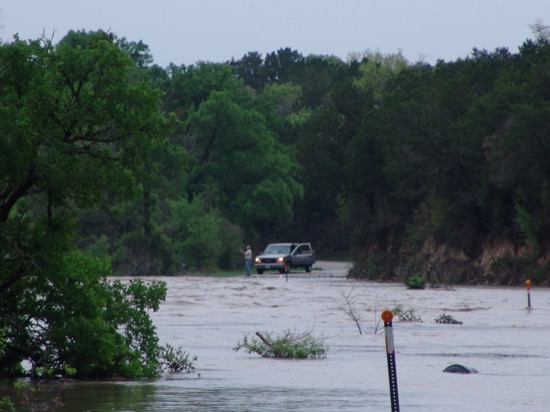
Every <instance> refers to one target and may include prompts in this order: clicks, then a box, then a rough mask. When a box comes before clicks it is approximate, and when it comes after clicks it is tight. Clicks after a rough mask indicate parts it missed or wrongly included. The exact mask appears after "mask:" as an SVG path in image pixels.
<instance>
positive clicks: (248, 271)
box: [241, 245, 252, 276]
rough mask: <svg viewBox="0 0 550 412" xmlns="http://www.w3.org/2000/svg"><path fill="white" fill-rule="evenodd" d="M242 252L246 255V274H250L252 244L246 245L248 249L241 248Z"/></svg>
mask: <svg viewBox="0 0 550 412" xmlns="http://www.w3.org/2000/svg"><path fill="white" fill-rule="evenodd" d="M241 253H242V254H243V255H244V268H245V270H246V276H250V269H251V267H252V249H250V245H246V250H242V249H241Z"/></svg>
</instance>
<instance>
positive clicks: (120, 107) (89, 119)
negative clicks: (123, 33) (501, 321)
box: [0, 32, 168, 379]
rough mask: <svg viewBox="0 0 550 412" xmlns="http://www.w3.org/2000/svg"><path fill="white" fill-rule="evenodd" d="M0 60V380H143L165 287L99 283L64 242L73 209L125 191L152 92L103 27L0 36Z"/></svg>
mask: <svg viewBox="0 0 550 412" xmlns="http://www.w3.org/2000/svg"><path fill="white" fill-rule="evenodd" d="M0 66H1V67H2V72H1V73H0V114H1V115H0V119H2V120H0V139H1V140H0V144H1V147H2V150H0V330H1V331H2V332H3V334H4V340H3V343H2V346H1V348H0V349H1V353H0V376H1V377H14V376H20V374H21V363H22V362H23V361H26V362H28V363H29V364H30V366H31V370H30V371H28V373H29V375H30V376H31V377H32V378H33V379H38V378H44V377H50V376H68V375H74V376H76V377H98V378H99V377H109V376H126V377H150V376H155V375H156V374H157V373H158V366H159V361H158V355H159V346H158V338H157V336H156V333H155V328H154V325H153V324H152V321H151V319H150V317H149V312H150V311H155V310H157V309H158V306H159V303H160V302H161V301H162V300H164V298H165V296H166V286H165V285H164V284H163V283H162V282H152V283H151V284H150V285H145V284H144V283H143V282H141V281H139V280H136V281H134V282H130V283H126V284H122V283H121V282H109V281H108V280H107V278H106V276H107V275H110V274H111V270H110V263H109V260H105V259H98V258H92V257H90V256H87V255H84V254H83V253H81V252H79V251H78V250H75V249H74V246H73V238H74V229H75V227H76V225H75V216H76V215H77V213H76V211H77V209H78V208H88V207H93V206H94V205H97V204H100V203H103V202H105V203H107V204H112V202H114V201H116V200H121V199H125V198H128V197H130V196H132V195H133V194H134V193H135V186H134V182H135V181H136V179H139V178H140V177H142V176H143V175H144V174H143V170H142V166H143V165H144V163H145V160H146V158H147V154H148V150H149V148H151V147H152V146H154V144H153V142H154V141H155V140H158V139H161V138H162V137H163V136H164V134H165V133H166V131H167V130H168V129H167V122H166V120H165V117H164V115H163V113H162V112H161V111H160V109H159V97H160V92H159V91H158V90H155V89H153V88H152V87H150V85H148V84H145V83H143V82H137V81H131V80H130V79H129V74H130V72H131V70H132V67H133V62H132V60H131V59H130V58H129V57H128V55H127V54H125V53H124V52H122V51H121V50H120V49H119V47H118V46H117V45H116V44H115V43H114V36H112V35H110V34H107V33H103V32H98V33H89V34H85V33H72V34H70V35H69V36H68V37H67V38H66V39H64V40H62V41H61V42H60V43H59V45H57V46H53V45H52V44H51V43H49V42H48V41H42V42H39V41H36V42H24V41H20V40H15V41H14V42H13V43H11V44H2V45H0ZM98 254H101V253H98Z"/></svg>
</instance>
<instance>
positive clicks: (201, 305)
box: [0, 262, 550, 412]
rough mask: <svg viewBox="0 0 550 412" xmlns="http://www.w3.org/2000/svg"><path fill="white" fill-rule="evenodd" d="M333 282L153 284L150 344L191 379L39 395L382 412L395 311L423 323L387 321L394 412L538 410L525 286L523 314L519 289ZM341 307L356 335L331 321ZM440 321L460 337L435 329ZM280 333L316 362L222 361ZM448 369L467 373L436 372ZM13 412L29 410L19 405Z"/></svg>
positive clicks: (542, 295)
mask: <svg viewBox="0 0 550 412" xmlns="http://www.w3.org/2000/svg"><path fill="white" fill-rule="evenodd" d="M345 273H346V268H345V265H343V264H335V263H330V262H318V263H317V264H316V267H315V270H314V271H313V272H312V274H311V275H308V274H305V273H303V272H300V273H292V274H290V275H289V278H288V281H287V280H286V278H285V276H280V275H278V274H277V275H275V274H268V275H261V276H252V277H251V278H245V277H233V278H211V277H173V278H165V279H164V280H165V281H166V282H167V284H168V297H167V301H166V302H165V303H164V304H163V305H161V308H160V310H159V312H157V313H154V314H153V315H152V316H153V319H154V321H155V324H156V326H157V331H158V334H159V337H160V339H161V342H162V343H169V344H171V345H173V346H182V347H183V348H184V349H186V350H187V351H188V352H189V353H190V354H191V355H193V356H197V357H198V359H197V361H196V368H197V370H196V373H194V374H187V375H172V374H167V375H165V376H162V377H161V378H160V379H157V380H153V381H140V382H109V383H98V382H75V383H65V384H59V383H56V384H52V385H47V386H45V387H43V388H42V390H43V392H45V393H47V394H49V396H50V399H52V398H53V397H58V399H60V401H61V402H62V403H63V405H64V406H63V407H62V408H59V409H58V410H60V411H71V412H73V411H74V412H76V411H78V412H82V411H151V412H153V411H286V410H293V411H339V412H344V411H389V410H390V398H389V384H388V370H387V359H386V351H385V338H384V334H383V324H382V323H381V321H380V313H381V311H382V310H383V309H385V308H388V307H395V306H396V305H402V308H403V309H404V310H411V311H412V312H413V313H414V315H415V316H416V317H419V318H421V320H422V322H420V321H417V322H400V321H398V320H397V319H394V322H393V330H394V340H395V347H396V365H397V382H398V390H399V404H400V409H401V411H423V412H424V411H438V412H443V411H457V412H458V411H480V412H481V411H483V412H488V411H498V412H506V411H510V412H512V411H514V412H516V411H530V412H539V411H540V412H542V411H545V412H546V411H548V410H549V408H550V406H549V405H550V391H549V390H548V388H547V386H546V385H547V384H548V383H549V382H550V370H549V369H550V352H549V346H550V290H549V289H546V288H537V287H536V286H534V287H533V289H532V291H531V304H532V310H527V308H526V306H527V292H526V290H525V288H523V287H518V288H493V287H453V288H439V289H425V290H408V289H406V288H405V286H403V285H401V284H382V283H375V282H360V283H355V282H354V281H353V280H348V279H346V278H345ZM346 296H347V297H348V298H347V300H346V298H345V297H346ZM346 302H349V303H350V304H351V305H352V309H353V312H354V313H355V314H356V315H359V316H360V320H359V324H360V326H361V327H362V329H363V330H364V331H365V332H364V333H363V334H359V330H358V327H357V324H356V323H355V322H354V321H352V320H351V318H350V316H349V315H348V314H346V311H345V310H344V309H343V306H346ZM444 314H445V315H450V316H452V318H454V319H456V320H458V321H460V322H462V324H456V325H451V324H441V323H437V322H435V319H438V318H440V316H442V315H444ZM288 329H290V330H291V331H294V332H304V331H311V332H312V333H313V334H314V335H315V336H316V337H319V338H323V339H324V342H325V345H326V346H328V352H327V356H326V358H324V359H317V360H277V359H264V358H261V357H259V356H258V355H254V354H248V353H246V352H244V351H242V350H241V351H238V352H235V351H234V350H233V348H234V347H235V346H236V344H237V343H238V341H240V340H242V338H243V336H244V335H254V333H255V332H256V331H260V332H262V331H266V332H273V333H274V334H275V335H278V334H281V333H283V332H284V331H285V330H288ZM451 364H461V365H464V366H467V367H470V368H474V369H476V370H477V371H478V372H479V373H477V374H452V373H443V369H445V368H446V367H447V366H449V365H451ZM0 391H2V392H6V393H7V391H8V388H7V387H6V386H0ZM1 397H2V396H1V392H0V398H1ZM33 407H34V410H40V408H41V407H44V408H45V407H46V406H44V405H42V406H40V405H39V404H35V405H34V406H33ZM47 407H50V409H48V410H55V409H53V406H52V405H51V404H50V405H47ZM17 410H21V411H31V410H33V409H32V407H31V406H28V405H22V404H18V409H17ZM43 410H46V409H43Z"/></svg>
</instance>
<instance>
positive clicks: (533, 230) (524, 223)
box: [515, 204, 539, 247]
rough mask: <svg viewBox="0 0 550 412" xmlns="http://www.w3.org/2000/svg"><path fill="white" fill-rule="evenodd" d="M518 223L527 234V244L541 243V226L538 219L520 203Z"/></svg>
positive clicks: (534, 245)
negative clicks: (539, 226)
mask: <svg viewBox="0 0 550 412" xmlns="http://www.w3.org/2000/svg"><path fill="white" fill-rule="evenodd" d="M515 209H516V224H517V225H518V227H519V229H520V231H521V233H522V234H523V235H524V236H525V238H526V242H527V244H529V245H530V246H532V247H537V246H538V244H539V240H538V238H539V234H538V232H539V228H538V222H537V220H536V219H535V218H534V217H533V216H532V215H531V214H530V213H529V212H528V211H527V209H525V208H524V207H523V206H521V205H520V204H516V208H515Z"/></svg>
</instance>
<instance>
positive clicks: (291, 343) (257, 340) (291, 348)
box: [233, 330, 326, 359]
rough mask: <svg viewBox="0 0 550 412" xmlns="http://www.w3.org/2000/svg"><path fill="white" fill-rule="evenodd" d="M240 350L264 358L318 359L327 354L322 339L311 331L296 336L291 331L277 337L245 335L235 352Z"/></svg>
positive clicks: (268, 334)
mask: <svg viewBox="0 0 550 412" xmlns="http://www.w3.org/2000/svg"><path fill="white" fill-rule="evenodd" d="M240 349H244V350H246V351H247V352H248V353H257V354H258V355H260V356H262V357H264V358H287V359H288V358H290V359H307V358H310V359H316V358H322V357H324V356H325V353H326V347H325V345H324V344H323V341H322V339H319V338H316V337H315V336H313V334H312V332H311V331H306V332H304V333H300V334H296V333H293V332H291V331H290V330H286V331H284V333H283V334H282V335H281V336H275V337H273V336H272V333H270V332H264V333H263V334H262V333H260V332H256V335H255V336H252V337H251V338H250V337H249V336H248V335H244V337H243V340H242V341H240V342H238V343H237V346H235V348H234V349H233V350H235V351H238V350H240Z"/></svg>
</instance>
